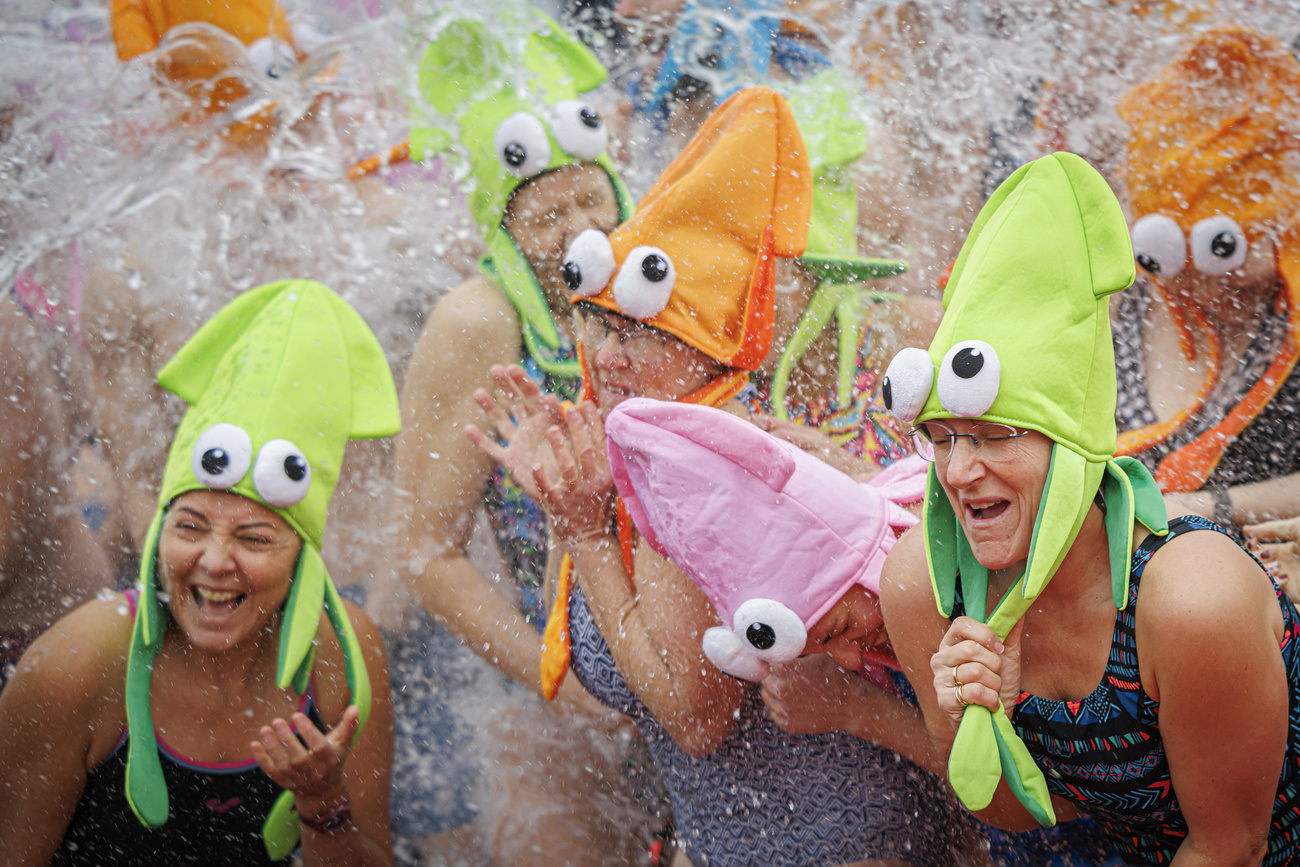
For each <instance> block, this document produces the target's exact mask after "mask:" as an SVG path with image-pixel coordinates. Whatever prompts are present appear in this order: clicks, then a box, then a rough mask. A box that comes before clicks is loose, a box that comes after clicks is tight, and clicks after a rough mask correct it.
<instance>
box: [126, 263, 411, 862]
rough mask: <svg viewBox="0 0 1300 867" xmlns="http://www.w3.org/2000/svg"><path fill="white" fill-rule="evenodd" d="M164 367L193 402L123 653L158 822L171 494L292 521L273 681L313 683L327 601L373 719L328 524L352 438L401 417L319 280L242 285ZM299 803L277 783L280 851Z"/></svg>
mask: <svg viewBox="0 0 1300 867" xmlns="http://www.w3.org/2000/svg"><path fill="white" fill-rule="evenodd" d="M158 381H159V383H161V384H162V386H163V387H164V388H166V389H168V390H169V391H172V392H174V393H175V394H177V395H179V396H180V397H182V398H184V399H185V400H186V401H188V402H189V403H190V409H189V411H188V412H187V413H186V414H185V418H184V419H183V420H182V421H181V425H180V428H179V429H178V430H177V432H176V437H175V439H174V440H173V441H172V447H171V451H170V452H169V454H168V458H167V468H166V471H165V473H164V475H163V483H162V493H161V495H160V496H159V498H158V513H157V515H156V516H155V517H154V520H153V522H152V524H151V525H150V527H149V531H148V534H147V536H146V537H145V547H144V551H143V557H142V559H141V565H140V584H141V589H140V604H139V609H138V611H137V614H136V622H135V628H134V631H133V632H132V638H131V649H130V655H129V659H128V662H127V675H126V706H127V707H126V709H127V726H128V729H129V731H130V747H129V752H128V759H127V769H126V798H127V801H128V803H129V804H130V805H131V809H132V811H133V812H134V813H135V815H136V816H137V817H138V818H139V819H140V821H141V822H142V823H143V824H145V825H146V826H149V827H158V826H160V825H162V824H164V823H165V822H166V821H167V815H168V803H167V787H166V783H165V782H164V780H163V776H162V768H161V765H160V763H159V760H158V745H157V740H156V738H155V736H154V727H153V716H152V712H151V710H150V691H151V688H152V677H153V675H152V668H153V660H154V658H155V657H156V656H157V654H158V651H159V649H160V648H161V646H162V642H163V637H164V634H165V633H166V629H167V621H168V619H169V613H168V608H167V606H166V605H165V604H164V602H163V601H162V600H161V599H160V598H159V594H160V593H162V592H164V591H165V590H166V588H165V587H164V586H163V582H162V580H160V576H159V574H158V544H159V534H160V532H161V528H162V524H163V516H164V513H165V511H166V509H167V506H168V505H169V504H170V503H171V502H172V501H173V500H174V499H176V497H178V496H180V495H181V494H184V493H186V492H188V491H195V490H204V489H208V490H225V491H230V492H231V493H235V494H239V495H240V496H243V497H246V498H248V499H250V500H253V501H255V502H258V503H262V504H264V505H266V506H267V507H268V508H271V509H272V510H273V511H275V512H276V513H277V514H278V515H280V516H281V517H282V518H284V520H285V521H286V522H287V523H288V524H289V526H290V527H292V528H293V529H294V531H295V532H296V533H297V534H298V536H299V537H300V538H301V539H302V550H301V553H300V554H299V556H298V562H297V564H296V566H295V569H294V575H293V582H292V584H291V586H290V591H289V595H288V598H287V599H286V600H285V605H284V611H283V621H282V624H281V627H280V648H279V658H278V663H277V675H276V677H277V684H278V686H279V688H281V689H290V688H292V689H293V690H294V691H296V692H298V693H302V692H304V691H305V690H306V688H307V683H308V680H309V679H310V676H311V669H312V662H313V659H314V640H315V638H316V633H317V631H318V629H319V627H320V618H321V611H322V609H323V610H324V611H325V612H326V614H327V616H328V617H329V619H330V623H331V624H332V625H333V627H334V631H335V633H336V634H337V635H338V639H339V643H340V645H341V646H342V649H343V659H344V673H345V676H346V678H347V682H348V688H349V690H350V691H351V695H352V703H353V704H355V705H356V706H357V708H358V710H359V711H360V727H364V726H365V723H366V720H367V719H368V718H369V715H370V682H369V678H368V676H367V674H366V668H365V661H364V659H363V658H362V652H361V646H360V644H359V643H358V641H357V637H356V634H355V632H354V631H353V629H352V625H351V622H350V620H349V618H348V616H347V612H346V611H344V609H343V603H342V600H341V599H340V597H339V595H338V592H337V591H336V590H335V588H334V584H333V582H332V581H331V580H330V577H329V574H328V573H327V572H326V569H325V564H324V562H323V561H322V560H321V555H320V547H321V538H322V535H323V533H324V530H325V515H326V510H327V508H328V505H329V500H330V496H331V495H332V494H333V492H334V486H335V485H336V484H337V482H338V474H339V467H340V465H341V464H342V460H343V450H344V446H345V445H346V443H347V441H348V440H349V439H372V438H377V437H387V436H392V435H394V434H396V433H397V431H398V428H399V427H400V416H399V414H398V409H397V392H396V390H395V388H394V386H393V379H392V374H391V372H390V371H389V368H388V362H387V360H386V359H385V358H384V353H383V350H382V349H381V348H380V346H379V342H378V341H377V340H376V339H375V336H374V334H373V333H371V331H370V329H369V327H367V325H366V324H365V322H364V321H363V320H362V319H361V317H360V316H359V315H357V313H356V311H355V310H353V309H352V308H351V307H349V306H348V305H347V303H346V302H344V301H343V300H342V299H341V298H339V297H338V296H337V295H335V294H334V292H332V291H331V290H329V289H327V288H326V287H324V286H322V285H321V284H319V283H314V282H311V281H309V280H285V281H282V282H279V283H272V284H269V285H266V286H262V287H260V288H258V289H253V290H250V291H249V292H246V293H244V294H243V295H240V296H239V297H238V298H236V299H235V300H234V301H232V302H231V303H230V304H228V305H226V307H225V308H224V309H222V310H221V312H219V313H218V314H217V315H216V316H214V317H213V318H212V319H211V320H209V321H208V322H207V323H206V324H205V325H204V326H203V327H202V328H200V329H199V331H198V333H197V334H195V335H194V337H193V338H191V339H190V341H189V342H188V343H187V344H185V346H184V347H182V348H181V350H180V352H178V353H177V354H176V357H175V358H173V359H172V360H171V361H170V362H168V364H167V366H166V367H164V368H163V370H162V372H161V373H159V374H158ZM360 731H361V728H358V732H357V736H358V737H359V736H360ZM292 803H293V796H292V794H291V793H289V792H285V793H284V794H283V795H281V797H280V799H279V800H278V801H277V802H276V805H275V808H274V809H273V811H272V814H271V816H270V817H269V818H268V820H267V822H266V824H265V825H264V827H263V839H264V842H265V844H266V847H267V851H268V853H269V854H270V856H271V858H272V859H276V858H282V857H284V856H285V855H287V854H288V853H289V852H290V851H292V849H293V847H294V846H295V845H296V843H297V834H298V824H297V821H296V820H294V819H293V816H292V812H291V808H292Z"/></svg>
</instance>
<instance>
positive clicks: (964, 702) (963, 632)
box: [930, 617, 1024, 729]
mask: <svg viewBox="0 0 1300 867" xmlns="http://www.w3.org/2000/svg"><path fill="white" fill-rule="evenodd" d="M1023 624H1024V621H1023V620H1022V621H1021V622H1019V623H1017V624H1016V625H1015V626H1014V627H1012V629H1011V632H1010V633H1009V634H1008V635H1007V641H1006V644H1005V645H1004V644H1003V643H1002V642H1001V641H999V640H998V637H997V635H996V634H995V633H994V632H993V630H992V629H990V628H989V627H988V626H987V625H986V624H983V623H980V622H979V621H978V620H976V619H974V618H973V617H958V618H957V619H956V620H954V621H953V622H952V626H950V627H949V628H948V632H947V634H946V635H944V637H943V642H942V643H940V645H939V650H938V652H936V653H935V654H934V655H933V656H931V657H930V670H931V671H932V672H933V673H934V692H935V696H936V698H937V699H938V702H939V710H941V711H942V712H943V713H944V714H945V715H946V716H947V717H948V721H949V722H950V723H951V724H952V727H953V728H954V729H955V728H957V727H958V726H959V725H961V718H962V715H963V714H965V712H966V707H967V706H968V705H972V704H977V705H979V706H980V707H986V708H988V709H989V710H990V711H994V710H997V707H998V702H999V701H1000V702H1002V706H1003V707H1004V708H1005V709H1006V711H1007V713H1008V714H1010V713H1011V710H1012V709H1013V708H1014V707H1015V703H1016V698H1017V697H1018V696H1019V694H1020V630H1021V627H1022V626H1023Z"/></svg>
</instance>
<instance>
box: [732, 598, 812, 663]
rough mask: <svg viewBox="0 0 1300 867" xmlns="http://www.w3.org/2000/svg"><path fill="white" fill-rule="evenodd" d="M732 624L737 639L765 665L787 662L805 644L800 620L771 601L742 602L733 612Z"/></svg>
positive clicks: (784, 607)
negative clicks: (734, 612)
mask: <svg viewBox="0 0 1300 867" xmlns="http://www.w3.org/2000/svg"><path fill="white" fill-rule="evenodd" d="M732 624H733V629H732V631H733V632H734V633H735V634H736V636H737V637H739V638H740V639H741V641H742V642H743V643H744V644H745V645H747V647H748V649H749V650H751V651H753V653H754V655H755V656H757V657H758V658H759V659H761V660H763V661H765V662H789V661H790V660H792V659H795V658H796V657H798V656H799V654H801V653H803V649H804V645H806V644H807V643H808V630H807V629H805V628H804V625H803V620H801V619H800V618H799V615H798V614H795V613H794V612H793V611H791V610H790V609H789V608H787V607H786V606H784V605H782V604H781V603H780V602H777V601H776V600H774V599H749V600H747V601H745V602H744V603H743V604H741V606H740V607H739V608H737V609H736V614H735V616H734V617H733V618H732Z"/></svg>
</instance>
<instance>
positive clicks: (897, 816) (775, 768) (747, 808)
mask: <svg viewBox="0 0 1300 867" xmlns="http://www.w3.org/2000/svg"><path fill="white" fill-rule="evenodd" d="M569 610H570V617H571V619H570V624H569V626H570V636H571V639H572V651H573V672H574V673H575V674H576V675H577V676H578V678H579V679H580V680H581V681H582V684H583V686H585V687H586V688H587V690H588V691H589V692H590V693H591V694H592V695H593V696H595V698H596V699H597V700H598V701H600V702H601V703H602V704H605V705H607V706H608V707H612V708H614V709H615V710H617V711H619V712H621V713H623V714H626V715H627V716H629V717H631V718H632V721H633V722H635V723H636V726H637V728H638V729H640V731H641V735H642V737H644V738H645V742H646V746H647V747H648V748H649V750H650V755H651V757H652V758H653V759H654V764H655V769H656V770H657V771H659V774H660V776H661V777H662V778H663V781H664V783H665V785H666V786H667V788H668V792H669V796H670V797H671V799H672V805H673V818H674V820H675V821H676V823H677V830H678V835H679V838H680V842H681V845H682V847H683V848H684V849H685V852H686V855H687V857H689V858H690V859H691V863H693V864H695V865H696V867H749V865H754V864H772V865H776V864H780V865H783V867H830V865H837V864H844V863H847V862H852V861H861V860H869V859H876V858H881V859H885V858H893V859H898V860H901V861H906V862H909V863H911V864H917V865H929V864H935V865H938V864H947V863H948V860H947V859H948V853H949V851H950V847H951V846H952V839H951V836H950V835H951V834H953V833H954V829H953V828H952V826H951V819H952V816H951V813H950V811H949V810H948V808H947V804H948V800H947V798H946V797H945V795H944V793H943V785H942V783H940V782H939V780H938V779H937V778H936V777H934V776H933V775H932V774H930V773H928V772H927V771H925V770H922V769H921V768H919V767H917V766H916V765H914V764H912V763H911V762H909V761H907V760H906V759H904V758H903V757H901V756H899V755H898V754H897V753H894V752H891V751H889V750H886V749H884V748H882V747H878V746H876V745H875V744H872V743H870V742H868V741H864V740H859V739H858V738H855V737H853V736H852V735H848V734H844V733H842V732H836V733H833V734H822V735H792V734H789V733H787V732H785V731H782V730H781V729H779V728H777V726H776V725H775V724H774V723H773V722H772V721H771V720H770V719H768V716H767V707H766V706H765V705H764V704H763V699H762V697H761V695H760V693H759V690H758V687H757V686H755V687H754V688H753V689H751V690H750V692H749V695H748V696H747V697H746V699H745V703H744V705H743V706H742V707H741V709H740V716H739V718H738V719H737V721H736V727H735V729H733V730H732V733H731V736H730V737H728V738H727V740H726V741H725V742H724V743H723V744H722V745H721V746H719V747H718V748H717V749H716V750H714V751H713V752H712V753H710V754H709V755H707V756H705V757H704V758H698V759H697V758H693V757H691V756H689V755H687V754H686V753H684V752H682V750H681V749H680V748H679V747H678V746H677V744H676V742H675V741H673V739H672V736H671V735H669V734H668V732H667V731H666V730H665V729H664V727H663V726H662V725H660V723H659V721H658V720H656V719H655V718H654V716H653V715H651V713H650V711H649V710H648V709H647V708H646V706H645V705H643V704H642V703H641V701H640V700H639V699H638V698H637V697H636V695H635V694H634V693H633V692H632V690H631V689H630V688H629V687H628V685H627V682H626V681H624V680H623V676H622V675H621V674H619V672H618V669H617V668H615V667H614V657H613V656H612V655H611V653H610V650H609V647H608V645H606V643H605V639H604V638H603V637H602V636H601V634H600V631H599V630H598V629H597V628H596V622H595V621H594V620H593V619H592V616H591V610H590V609H589V608H588V607H587V599H586V597H585V596H584V595H583V593H582V589H581V588H580V587H578V588H575V589H574V592H573V597H572V600H571V602H570V609H569Z"/></svg>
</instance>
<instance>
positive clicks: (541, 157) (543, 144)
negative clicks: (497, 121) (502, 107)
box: [493, 111, 551, 178]
mask: <svg viewBox="0 0 1300 867" xmlns="http://www.w3.org/2000/svg"><path fill="white" fill-rule="evenodd" d="M493 145H494V146H495V147H496V151H497V158H498V159H500V160H501V165H503V166H505V169H506V171H508V172H510V174H512V175H514V176H515V177H517V178H531V177H533V176H534V175H537V174H540V173H541V172H543V171H545V169H546V167H547V166H549V165H550V164H551V140H550V138H549V137H548V136H547V135H546V127H544V126H542V122H541V121H540V120H538V119H537V117H536V116H535V115H532V114H529V113H528V112H526V111H517V112H515V113H514V114H512V115H510V117H508V118H506V119H505V120H503V121H502V122H501V126H499V127H497V132H496V136H495V137H494V139H493Z"/></svg>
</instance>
